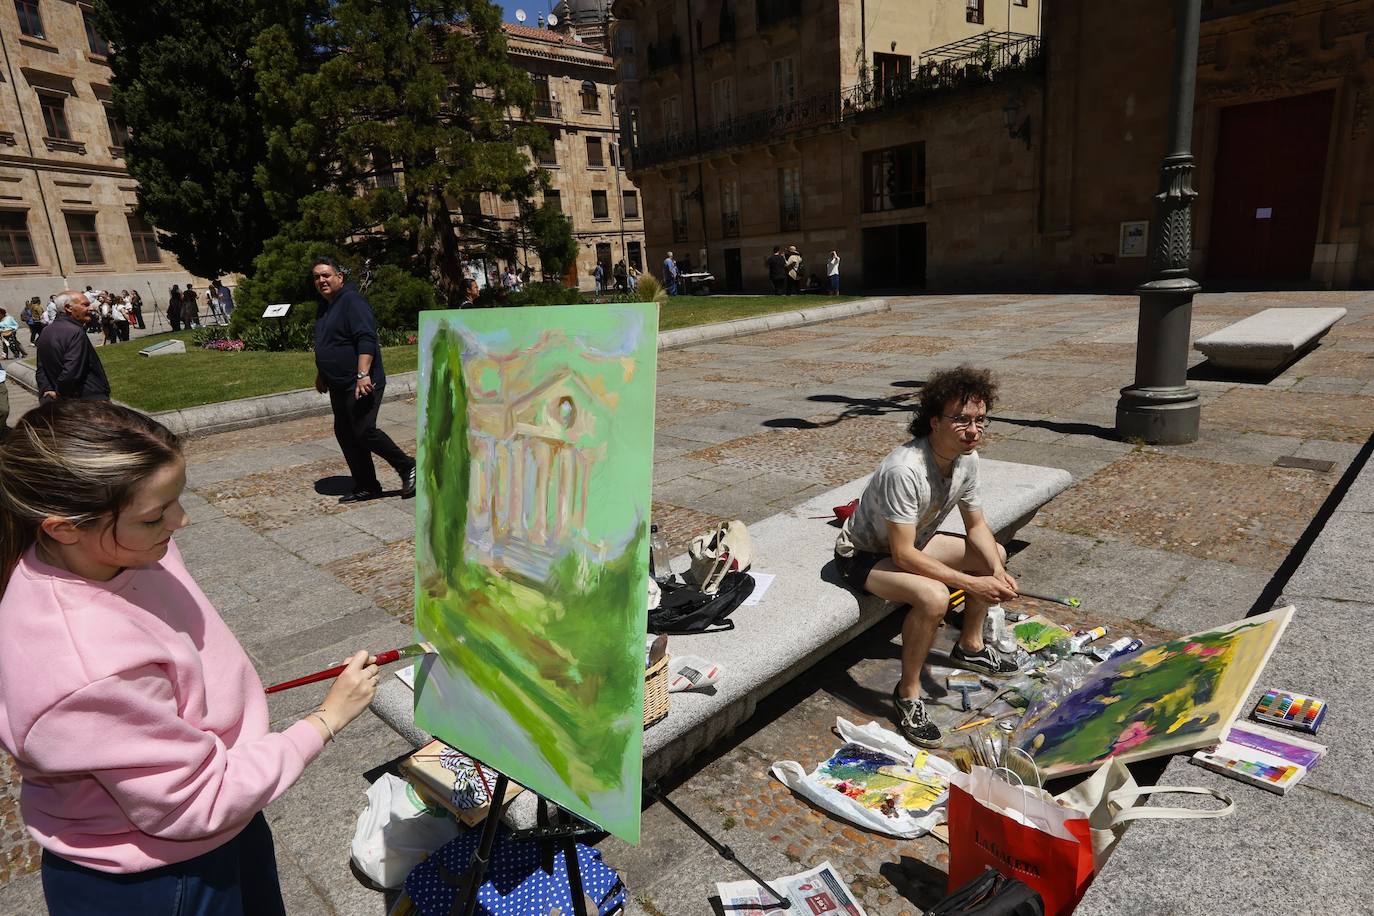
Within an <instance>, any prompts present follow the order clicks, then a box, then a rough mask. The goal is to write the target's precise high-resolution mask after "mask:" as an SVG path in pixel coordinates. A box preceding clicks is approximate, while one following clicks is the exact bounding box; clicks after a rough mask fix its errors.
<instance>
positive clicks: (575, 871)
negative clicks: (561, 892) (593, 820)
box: [562, 836, 587, 916]
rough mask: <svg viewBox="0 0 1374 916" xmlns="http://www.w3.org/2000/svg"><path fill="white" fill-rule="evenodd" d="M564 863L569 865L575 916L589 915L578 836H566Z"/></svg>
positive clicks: (563, 844) (570, 890) (564, 840)
mask: <svg viewBox="0 0 1374 916" xmlns="http://www.w3.org/2000/svg"><path fill="white" fill-rule="evenodd" d="M562 846H563V864H564V865H566V866H567V867H568V895H569V896H570V897H572V905H573V914H574V916H587V892H586V890H585V889H584V888H583V887H582V867H581V866H580V865H579V864H578V862H577V838H576V837H571V836H569V837H564V838H563V840H562Z"/></svg>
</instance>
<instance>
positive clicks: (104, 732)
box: [0, 400, 380, 916]
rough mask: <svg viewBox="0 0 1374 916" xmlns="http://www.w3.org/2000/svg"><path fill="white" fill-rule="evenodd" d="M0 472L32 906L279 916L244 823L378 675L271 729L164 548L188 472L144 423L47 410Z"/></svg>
mask: <svg viewBox="0 0 1374 916" xmlns="http://www.w3.org/2000/svg"><path fill="white" fill-rule="evenodd" d="M0 466H3V467H4V468H5V473H4V475H0V530H3V532H4V537H3V538H0V544H3V547H0V651H3V652H4V653H5V659H6V661H5V664H4V666H3V667H0V722H3V723H4V724H3V725H0V745H3V746H4V747H5V749H6V750H7V751H9V753H10V754H12V755H13V756H14V758H15V760H16V762H17V764H18V768H19V772H20V774H21V775H22V778H23V781H22V785H21V786H20V787H19V788H18V791H19V793H20V801H21V805H22V808H23V812H24V820H25V825H26V826H27V827H28V830H29V834H30V835H31V836H33V838H34V839H35V840H37V841H38V843H39V845H40V846H42V847H43V858H42V884H43V894H44V897H45V898H46V901H47V911H48V912H49V913H51V914H53V916H68V914H78V913H79V914H88V913H111V914H135V913H138V914H145V913H147V914H151V913H159V912H170V911H171V910H175V911H176V912H179V913H196V914H229V913H234V914H240V913H241V914H249V913H251V914H260V916H284V914H285V912H286V910H285V904H284V902H283V900H282V894H281V887H280V884H279V880H278V874H277V862H276V855H275V852H274V849H273V843H272V833H271V830H270V828H269V827H268V825H267V821H266V819H265V818H264V817H263V814H262V810H263V808H264V807H266V806H267V805H268V804H270V803H271V802H272V801H273V800H275V799H276V798H278V797H280V796H281V795H282V794H283V793H284V792H285V791H286V790H287V789H288V788H290V787H291V785H292V784H293V783H295V782H296V780H297V779H299V778H300V776H301V773H302V771H303V770H304V769H305V768H306V767H307V766H308V765H309V764H310V763H311V762H312V761H314V760H315V758H316V757H318V756H319V754H320V752H321V750H322V749H323V748H324V745H325V744H326V743H328V742H329V741H331V740H333V739H334V738H335V736H337V735H338V733H339V732H340V731H341V730H343V729H344V728H345V727H347V726H348V724H349V723H351V722H352V721H354V720H355V719H356V718H357V717H358V716H359V715H361V714H362V713H363V712H364V711H365V710H366V709H367V707H368V704H369V703H370V702H371V700H372V698H373V696H374V695H375V693H376V690H377V682H378V678H379V677H380V673H379V671H378V669H377V666H376V665H375V664H374V663H373V660H372V659H371V658H370V657H369V656H368V654H367V653H366V652H362V651H360V652H355V653H354V654H353V655H352V656H351V657H350V658H349V659H348V663H347V666H346V667H345V668H344V671H343V673H342V674H340V675H339V676H338V678H337V679H336V680H335V681H334V682H333V684H332V685H331V686H330V687H329V690H328V692H327V693H326V694H325V696H324V700H323V702H322V703H321V704H320V705H319V707H318V708H316V709H315V710H314V711H312V712H309V713H307V714H306V715H305V716H304V717H302V718H300V719H298V720H296V721H295V722H293V723H292V724H290V725H289V726H287V727H286V728H284V729H283V730H282V731H280V732H274V731H271V730H270V722H271V716H270V714H269V712H268V707H267V698H266V695H265V694H264V691H263V684H262V681H261V680H260V679H259V677H258V674H257V671H256V669H255V668H254V664H253V661H252V659H250V658H249V657H248V653H247V652H245V651H244V649H243V647H242V645H240V644H239V642H238V640H237V639H236V638H235V637H234V634H233V633H232V632H231V631H230V629H229V627H228V626H227V625H226V624H225V622H224V620H223V619H222V618H221V617H220V615H219V613H218V612H217V611H216V610H215V608H214V606H213V605H212V604H211V603H210V600H209V599H208V598H207V597H206V596H205V593H204V592H203V591H202V590H201V588H200V586H199V585H198V584H197V583H196V581H195V578H194V577H193V576H192V575H191V572H190V571H189V570H188V569H187V567H186V564H185V562H184V560H183V558H182V555H181V552H180V550H179V549H178V547H177V544H176V541H175V536H176V534H177V532H178V531H180V530H181V529H182V528H184V527H186V525H187V524H189V522H190V519H189V518H188V517H187V514H186V511H185V510H184V509H183V508H182V505H181V501H180V500H181V497H182V494H183V492H184V490H185V487H186V461H185V457H184V455H183V451H182V445H181V443H180V441H179V440H178V439H177V437H176V436H175V435H173V434H172V433H171V432H170V431H168V430H167V428H166V427H164V426H162V425H161V424H159V423H157V422H156V421H154V420H152V419H150V418H148V417H146V416H143V415H142V414H140V413H137V412H136V411H133V410H131V409H129V408H127V407H123V406H120V405H117V404H112V403H108V402H106V403H93V402H81V401H67V400H60V401H53V402H47V403H44V404H41V405H40V406H38V407H36V408H34V409H33V410H31V411H29V412H28V413H26V414H25V415H24V416H23V417H22V418H20V420H19V423H18V425H17V426H16V428H15V430H14V434H13V435H11V436H9V437H7V438H6V439H5V441H4V443H3V444H0ZM54 484H58V485H54ZM169 901H170V903H169ZM169 907H170V910H169Z"/></svg>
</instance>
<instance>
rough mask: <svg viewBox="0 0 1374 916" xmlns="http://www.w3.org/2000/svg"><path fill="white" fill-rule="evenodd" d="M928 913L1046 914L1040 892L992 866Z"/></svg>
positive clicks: (967, 915) (939, 915) (936, 915)
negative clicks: (995, 869)
mask: <svg viewBox="0 0 1374 916" xmlns="http://www.w3.org/2000/svg"><path fill="white" fill-rule="evenodd" d="M926 916H1045V904H1044V902H1043V901H1042V900H1041V899H1040V895H1039V894H1037V893H1036V892H1035V891H1033V890H1031V889H1030V888H1029V887H1027V886H1026V885H1024V884H1022V883H1021V882H1020V881H1017V880H1016V879H1015V878H1008V877H1006V876H1005V875H1002V874H1000V873H998V872H996V871H994V870H993V869H991V868H989V869H986V870H984V872H983V873H982V874H981V875H979V876H978V877H976V878H974V879H973V880H972V881H970V882H968V883H967V884H965V885H964V886H963V887H960V888H959V889H957V890H956V891H955V892H954V893H952V894H950V895H949V896H948V897H946V898H945V899H944V900H941V901H940V902H939V903H937V904H935V906H933V907H931V908H930V909H929V910H927V911H926Z"/></svg>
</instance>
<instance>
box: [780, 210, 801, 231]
mask: <svg viewBox="0 0 1374 916" xmlns="http://www.w3.org/2000/svg"><path fill="white" fill-rule="evenodd" d="M778 229H779V230H781V231H783V232H796V231H798V230H800V229H801V204H800V203H792V204H784V205H783V206H781V207H779V208H778Z"/></svg>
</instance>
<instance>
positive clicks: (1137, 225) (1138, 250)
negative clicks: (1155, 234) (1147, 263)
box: [1116, 219, 1150, 258]
mask: <svg viewBox="0 0 1374 916" xmlns="http://www.w3.org/2000/svg"><path fill="white" fill-rule="evenodd" d="M1149 236H1150V221H1149V220H1146V219H1140V220H1130V221H1128V222H1124V223H1122V224H1121V239H1120V242H1119V244H1118V245H1117V251H1116V256H1117V257H1118V258H1143V257H1145V255H1146V253H1147V252H1148V250H1149V247H1148V242H1149Z"/></svg>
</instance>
